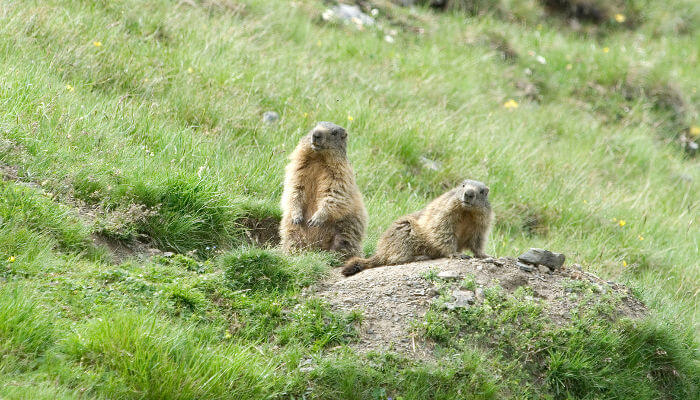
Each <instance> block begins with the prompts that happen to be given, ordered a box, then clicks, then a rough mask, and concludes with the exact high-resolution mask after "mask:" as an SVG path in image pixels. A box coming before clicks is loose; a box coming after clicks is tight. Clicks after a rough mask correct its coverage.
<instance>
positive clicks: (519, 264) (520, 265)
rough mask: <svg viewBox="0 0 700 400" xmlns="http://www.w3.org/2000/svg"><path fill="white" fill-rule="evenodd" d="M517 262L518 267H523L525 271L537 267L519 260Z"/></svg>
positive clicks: (530, 270)
mask: <svg viewBox="0 0 700 400" xmlns="http://www.w3.org/2000/svg"><path fill="white" fill-rule="evenodd" d="M516 264H517V265H518V268H520V269H522V270H523V271H525V272H532V271H534V270H535V267H534V266H532V265H530V264H523V263H521V262H518V263H516Z"/></svg>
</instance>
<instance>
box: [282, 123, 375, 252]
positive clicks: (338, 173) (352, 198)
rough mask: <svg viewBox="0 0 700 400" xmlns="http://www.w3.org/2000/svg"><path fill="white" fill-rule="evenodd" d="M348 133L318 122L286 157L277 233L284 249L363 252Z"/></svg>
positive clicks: (363, 222) (362, 219)
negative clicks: (348, 150) (279, 222)
mask: <svg viewBox="0 0 700 400" xmlns="http://www.w3.org/2000/svg"><path fill="white" fill-rule="evenodd" d="M346 143H347V133H346V132H345V129H343V128H342V127H340V126H338V125H335V124H331V123H328V122H320V123H319V124H318V125H317V126H316V127H315V128H314V129H312V130H311V132H309V134H308V135H306V136H305V137H304V138H302V139H301V141H300V142H299V144H298V145H297V147H296V149H294V152H292V154H291V155H290V157H289V158H290V163H289V164H288V165H287V167H286V174H285V180H284V191H283V193H282V222H281V224H280V237H281V240H282V248H283V250H284V251H286V252H288V253H289V252H293V251H297V250H307V249H308V250H313V249H316V250H330V251H335V252H338V253H339V254H340V256H341V257H342V258H343V259H347V258H349V257H353V256H358V255H361V254H362V252H361V245H362V240H363V238H364V235H365V227H366V226H367V211H366V210H365V206H364V203H363V201H362V195H361V194H360V190H359V188H358V187H357V184H356V183H355V176H354V173H353V170H352V167H351V166H350V162H349V161H348V158H347V155H346Z"/></svg>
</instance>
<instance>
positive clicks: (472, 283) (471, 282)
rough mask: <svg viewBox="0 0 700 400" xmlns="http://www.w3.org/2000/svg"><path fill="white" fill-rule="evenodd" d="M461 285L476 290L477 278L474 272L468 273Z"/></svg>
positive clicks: (466, 288)
mask: <svg viewBox="0 0 700 400" xmlns="http://www.w3.org/2000/svg"><path fill="white" fill-rule="evenodd" d="M460 286H461V287H462V288H463V289H465V290H472V291H473V290H476V279H475V277H474V274H466V275H465V276H464V278H463V279H462V282H461V283H460Z"/></svg>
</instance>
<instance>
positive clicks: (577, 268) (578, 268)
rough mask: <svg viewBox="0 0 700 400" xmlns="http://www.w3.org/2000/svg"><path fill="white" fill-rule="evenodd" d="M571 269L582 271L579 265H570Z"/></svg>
mask: <svg viewBox="0 0 700 400" xmlns="http://www.w3.org/2000/svg"><path fill="white" fill-rule="evenodd" d="M571 268H573V269H576V270H579V271H583V267H581V265H580V264H571Z"/></svg>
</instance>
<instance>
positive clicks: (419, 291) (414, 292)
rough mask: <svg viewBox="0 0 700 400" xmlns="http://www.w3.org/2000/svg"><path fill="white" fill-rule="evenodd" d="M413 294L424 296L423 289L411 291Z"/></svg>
mask: <svg viewBox="0 0 700 400" xmlns="http://www.w3.org/2000/svg"><path fill="white" fill-rule="evenodd" d="M412 294H413V295H414V296H425V290H423V289H421V290H414V291H413V293H412Z"/></svg>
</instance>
